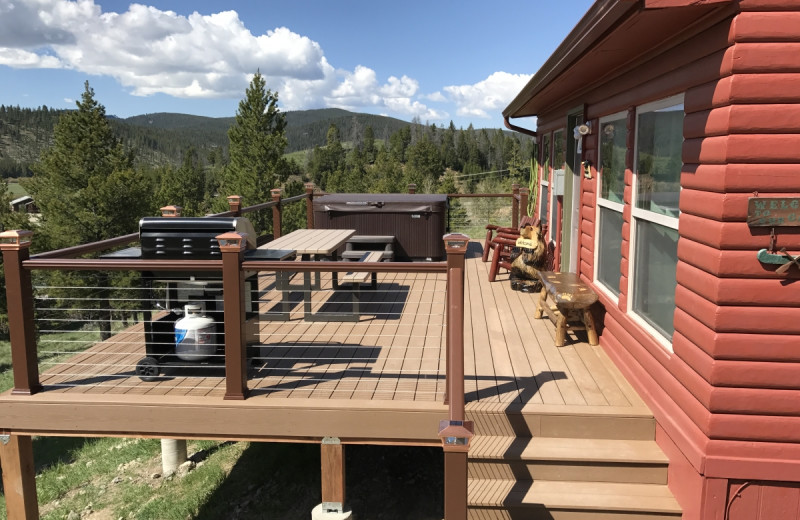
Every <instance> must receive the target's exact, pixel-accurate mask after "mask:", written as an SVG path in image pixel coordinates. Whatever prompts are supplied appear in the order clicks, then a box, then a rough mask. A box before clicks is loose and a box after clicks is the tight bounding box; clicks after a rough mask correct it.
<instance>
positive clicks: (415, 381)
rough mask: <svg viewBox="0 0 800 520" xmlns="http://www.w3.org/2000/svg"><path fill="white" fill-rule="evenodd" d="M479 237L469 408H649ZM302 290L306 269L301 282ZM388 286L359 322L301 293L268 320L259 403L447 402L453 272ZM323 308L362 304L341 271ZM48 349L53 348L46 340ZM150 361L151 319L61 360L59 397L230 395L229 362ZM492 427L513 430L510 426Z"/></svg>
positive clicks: (264, 293)
mask: <svg viewBox="0 0 800 520" xmlns="http://www.w3.org/2000/svg"><path fill="white" fill-rule="evenodd" d="M480 247H481V246H480V244H479V243H477V242H472V243H471V244H470V249H469V251H468V253H467V258H466V265H465V278H466V285H465V295H464V312H465V316H464V341H465V345H464V357H465V359H464V367H465V391H466V399H467V406H468V409H473V410H487V411H498V412H500V411H504V410H509V409H512V408H514V409H520V407H527V406H543V407H548V409H550V408H551V407H559V406H562V407H564V408H565V409H580V408H581V407H591V409H593V410H594V409H597V408H598V407H608V408H609V409H611V408H613V409H619V408H625V407H631V408H641V407H642V406H643V403H642V401H641V399H639V397H638V396H637V395H636V393H635V392H634V391H633V389H632V388H631V387H630V385H629V384H628V383H627V382H626V381H625V380H624V378H622V376H621V374H620V373H619V371H618V370H617V369H616V367H614V365H613V363H612V362H611V361H610V360H609V359H608V357H607V356H606V355H605V353H604V352H603V351H602V349H601V348H600V347H599V346H595V347H593V346H590V345H588V344H587V343H586V342H585V335H582V336H581V335H580V334H582V333H579V335H578V336H577V339H576V337H575V335H573V334H570V335H569V336H568V341H567V345H566V346H564V347H560V348H559V347H556V346H555V345H554V329H553V325H552V324H551V323H550V322H549V320H547V319H539V320H537V319H534V318H533V312H534V309H535V305H536V300H537V299H538V295H536V294H529V293H521V292H516V291H512V290H511V289H510V284H509V283H508V274H507V273H503V272H501V273H500V274H499V275H498V277H497V281H496V282H493V283H490V282H489V281H488V264H487V263H483V262H482V261H481V258H480ZM293 278H294V279H293V284H294V285H295V286H296V285H297V284H298V283H299V282H300V281H301V279H302V275H295V276H294V277H293ZM259 282H260V290H261V292H260V295H259V312H261V313H262V315H266V313H268V312H271V311H274V310H276V309H277V306H278V304H279V303H280V301H281V294H280V293H279V292H278V291H277V289H276V283H275V276H274V275H273V274H271V273H261V274H260V275H259ZM378 282H379V286H378V290H376V291H371V290H367V289H366V287H364V288H363V289H362V291H361V294H362V302H361V311H362V312H361V315H360V318H359V321H358V322H334V321H328V322H325V321H321V322H316V321H315V322H310V321H305V320H304V319H303V302H302V297H301V293H300V290H299V289H295V290H293V291H292V293H291V305H290V311H291V313H290V319H289V320H288V321H267V320H262V321H260V322H259V323H258V328H259V340H260V343H259V344H258V346H257V348H256V350H255V351H257V354H256V355H254V356H253V359H252V363H251V366H250V372H249V381H248V386H249V388H250V390H251V394H250V395H251V397H250V399H256V398H260V399H293V400H326V399H335V400H354V401H358V402H365V401H375V402H388V401H403V402H415V401H419V402H442V401H443V399H444V394H445V368H446V367H445V365H446V348H445V346H446V315H445V310H446V305H445V300H446V278H445V275H444V274H443V273H418V274H413V273H380V274H379V275H378ZM312 296H313V298H312V301H313V310H314V312H321V313H325V312H331V311H336V312H342V311H347V310H348V309H350V306H351V303H350V302H351V300H350V294H349V292H347V291H346V290H345V289H340V290H338V291H334V290H333V288H332V283H331V276H330V273H323V275H322V286H321V289H320V290H315V291H314V292H313V294H312ZM40 350H42V351H44V350H46V346H45V345H41V346H40ZM142 357H144V334H143V326H142V324H137V325H134V326H132V327H130V328H129V329H127V330H126V331H125V332H123V333H120V334H117V335H115V336H113V337H112V338H111V339H109V340H106V341H98V342H96V343H95V344H94V345H93V346H92V347H90V348H88V349H87V350H86V351H84V352H81V353H78V354H75V355H72V356H71V357H69V358H68V359H66V360H61V361H60V362H59V364H56V365H53V366H51V367H50V368H49V369H47V370H46V371H44V373H43V374H42V376H41V381H42V384H43V385H44V386H45V390H46V391H47V392H54V393H75V394H87V395H93V394H130V395H132V396H134V395H136V396H170V395H175V396H181V397H198V396H210V397H219V398H221V397H222V396H223V395H224V392H225V379H224V369H223V367H222V366H219V365H218V366H213V367H208V366H205V367H194V368H193V367H186V368H176V367H166V368H165V369H164V371H163V372H164V377H159V378H158V380H157V381H154V382H144V381H141V380H140V379H139V378H138V377H136V376H135V375H133V371H134V367H135V365H136V362H137V361H138V360H139V359H141V358H142ZM486 427H487V428H489V429H490V431H492V432H495V433H496V434H497V435H503V434H504V433H507V432H506V429H505V428H506V426H504V425H503V424H502V423H501V422H498V423H497V424H491V422H487V424H486Z"/></svg>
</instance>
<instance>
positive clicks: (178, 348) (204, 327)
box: [175, 303, 217, 361]
mask: <svg viewBox="0 0 800 520" xmlns="http://www.w3.org/2000/svg"><path fill="white" fill-rule="evenodd" d="M183 310H184V315H183V318H181V319H179V320H178V321H176V322H175V355H177V356H178V358H180V359H183V360H184V361H201V360H203V359H206V358H208V357H209V356H212V355H214V354H215V353H216V351H217V345H216V342H215V341H214V333H215V332H216V327H215V326H214V320H212V319H211V318H208V317H206V316H203V310H202V307H201V306H200V305H197V304H193V303H190V304H188V305H186V306H185V307H184V308H183Z"/></svg>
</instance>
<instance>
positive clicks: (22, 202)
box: [9, 195, 39, 213]
mask: <svg viewBox="0 0 800 520" xmlns="http://www.w3.org/2000/svg"><path fill="white" fill-rule="evenodd" d="M9 204H10V205H11V211H14V212H16V213H39V208H38V207H37V206H36V204H35V203H34V202H33V197H31V196H30V195H25V196H22V197H19V198H16V199H14V200H12V201H11V202H10V203H9Z"/></svg>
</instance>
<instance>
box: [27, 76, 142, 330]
mask: <svg viewBox="0 0 800 520" xmlns="http://www.w3.org/2000/svg"><path fill="white" fill-rule="evenodd" d="M77 107H78V109H77V110H76V111H72V112H66V113H64V114H63V115H62V116H61V118H60V119H59V122H58V124H57V125H56V127H55V129H54V136H55V140H54V143H53V146H52V147H51V148H49V149H48V150H46V151H45V152H44V153H43V154H42V157H41V160H40V161H39V163H37V164H36V165H35V168H34V177H33V178H32V179H31V181H30V183H29V185H28V189H29V191H30V193H31V195H32V196H33V198H34V200H35V201H36V204H37V205H38V206H39V209H40V210H41V223H40V226H39V231H40V233H39V239H38V240H34V247H36V248H37V249H41V248H42V246H45V247H49V248H63V247H67V246H73V245H78V244H85V243H89V242H96V241H98V240H103V239H107V238H111V237H115V236H119V235H124V234H127V233H131V232H133V231H135V230H136V229H137V227H138V226H137V224H138V221H139V219H140V218H141V217H142V216H144V215H147V214H149V213H151V212H152V209H153V204H152V202H153V189H152V185H151V183H150V182H149V179H148V178H147V177H145V176H144V175H143V174H142V173H141V172H139V171H135V170H134V169H133V156H132V154H130V153H128V152H126V151H125V150H124V149H123V146H122V143H121V142H120V141H119V140H118V139H117V138H116V137H114V134H113V132H112V130H111V127H110V125H109V123H108V120H107V119H106V115H105V108H104V107H103V105H101V104H99V103H98V102H97V101H96V100H95V99H94V90H92V89H91V88H90V87H89V82H88V81H87V82H86V83H85V84H84V92H83V94H82V95H81V100H80V101H78V102H77ZM50 284H51V286H52V287H51V292H50V295H51V296H53V297H54V298H61V297H64V298H66V300H64V302H62V303H61V305H62V306H64V307H69V306H70V305H73V304H75V299H74V296H75V293H74V292H73V291H72V289H70V287H76V286H82V287H95V288H98V289H97V293H96V296H95V297H94V298H93V299H91V300H88V301H82V302H80V307H81V308H80V309H76V310H75V311H74V313H75V316H74V317H75V318H76V319H79V320H83V321H86V322H87V323H97V325H98V327H99V331H100V337H101V339H106V338H108V337H110V335H111V314H112V305H111V302H112V301H116V298H114V295H113V291H111V290H109V289H108V288H109V287H113V286H115V285H120V286H130V284H131V281H130V276H128V277H126V275H125V274H121V273H108V272H105V271H99V272H94V273H91V272H85V271H77V272H69V271H54V272H53V273H52V274H51V275H50ZM59 287H61V289H59ZM82 295H83V296H85V295H86V293H85V292H83V293H82ZM92 309H94V310H92Z"/></svg>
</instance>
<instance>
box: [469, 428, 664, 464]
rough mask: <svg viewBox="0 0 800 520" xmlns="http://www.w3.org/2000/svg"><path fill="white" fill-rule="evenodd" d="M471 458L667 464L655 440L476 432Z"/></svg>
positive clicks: (471, 447)
mask: <svg viewBox="0 0 800 520" xmlns="http://www.w3.org/2000/svg"><path fill="white" fill-rule="evenodd" d="M469 456H470V459H473V460H475V459H500V460H547V461H552V460H556V461H573V460H574V461H584V462H622V463H624V462H627V463H639V464H667V463H668V462H669V459H667V457H666V455H664V453H663V452H662V451H661V449H660V448H659V447H658V445H657V444H656V443H655V441H642V440H615V439H569V438H553V437H532V438H531V437H510V436H509V437H503V436H489V435H477V436H475V437H474V438H473V439H472V442H471V446H470V450H469Z"/></svg>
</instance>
